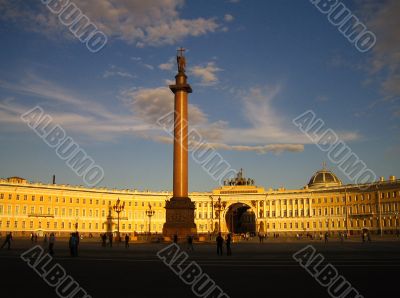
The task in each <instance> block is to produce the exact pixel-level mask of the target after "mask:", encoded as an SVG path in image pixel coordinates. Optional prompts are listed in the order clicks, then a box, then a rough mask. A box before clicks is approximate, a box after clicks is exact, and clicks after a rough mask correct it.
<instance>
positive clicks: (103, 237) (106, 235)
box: [100, 233, 130, 248]
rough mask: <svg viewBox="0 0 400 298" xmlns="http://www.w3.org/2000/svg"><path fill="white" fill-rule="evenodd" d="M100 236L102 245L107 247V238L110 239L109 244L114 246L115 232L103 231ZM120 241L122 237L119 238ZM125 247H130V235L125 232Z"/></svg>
mask: <svg viewBox="0 0 400 298" xmlns="http://www.w3.org/2000/svg"><path fill="white" fill-rule="evenodd" d="M100 238H101V246H103V247H106V246H107V239H108V246H109V247H112V246H113V234H112V233H103V234H100ZM117 240H118V241H119V242H120V241H121V239H120V238H119V239H117ZM124 240H125V248H129V240H130V237H129V235H128V234H125V238H124Z"/></svg>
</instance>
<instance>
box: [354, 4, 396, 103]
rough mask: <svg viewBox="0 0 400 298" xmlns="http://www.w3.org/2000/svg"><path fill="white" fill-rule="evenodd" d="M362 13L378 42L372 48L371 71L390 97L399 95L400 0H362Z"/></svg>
mask: <svg viewBox="0 0 400 298" xmlns="http://www.w3.org/2000/svg"><path fill="white" fill-rule="evenodd" d="M360 4H361V7H362V12H364V14H365V16H366V18H367V25H368V27H369V28H370V29H371V30H372V31H373V32H374V33H375V34H376V36H377V38H378V42H377V43H376V45H375V47H374V48H373V52H372V59H371V61H370V64H369V65H370V67H369V70H370V71H371V73H372V74H373V75H376V77H377V78H378V79H380V78H382V77H383V80H382V83H381V87H382V91H383V93H384V94H385V95H386V96H388V97H389V98H393V97H397V98H400V47H399V45H400V18H399V15H400V1H398V0H387V1H381V2H379V1H375V2H372V1H369V0H368V1H363V2H361V1H360Z"/></svg>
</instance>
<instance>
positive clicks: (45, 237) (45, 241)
mask: <svg viewBox="0 0 400 298" xmlns="http://www.w3.org/2000/svg"><path fill="white" fill-rule="evenodd" d="M43 243H44V245H46V244H47V234H44V239H43Z"/></svg>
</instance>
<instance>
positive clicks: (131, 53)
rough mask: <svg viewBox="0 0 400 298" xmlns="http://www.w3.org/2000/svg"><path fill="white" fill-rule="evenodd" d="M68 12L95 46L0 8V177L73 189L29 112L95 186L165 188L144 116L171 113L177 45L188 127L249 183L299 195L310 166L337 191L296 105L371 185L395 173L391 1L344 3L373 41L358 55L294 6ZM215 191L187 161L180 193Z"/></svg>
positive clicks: (121, 3)
mask: <svg viewBox="0 0 400 298" xmlns="http://www.w3.org/2000/svg"><path fill="white" fill-rule="evenodd" d="M76 4H77V5H78V7H79V8H80V9H81V11H82V12H83V13H84V14H85V15H87V16H88V17H89V19H90V20H91V21H92V22H93V23H94V24H96V25H97V26H98V28H99V29H101V30H102V31H103V32H104V33H105V34H106V35H107V37H108V43H107V45H106V46H105V48H104V49H102V50H101V51H100V52H98V53H91V52H90V51H89V50H88V49H87V48H86V46H85V44H82V43H80V42H79V41H78V40H77V39H76V38H75V37H74V36H73V35H72V34H71V33H69V31H68V29H66V27H65V26H64V25H62V24H61V23H60V22H59V20H58V19H57V16H55V15H54V14H52V13H51V12H50V11H49V10H48V9H47V7H46V6H44V5H42V4H41V2H40V1H22V0H16V1H10V0H0V15H1V16H0V38H1V52H0V53H1V54H0V66H1V67H0V140H1V146H0V165H1V166H0V177H9V176H14V175H16V176H22V177H25V178H27V179H29V180H31V181H42V182H49V181H50V180H51V176H52V175H53V174H56V175H57V182H58V183H62V184H77V185H80V184H83V181H82V179H81V178H80V177H78V176H77V175H75V174H74V173H73V172H72V171H71V170H70V169H69V168H68V167H67V166H66V165H65V163H64V162H63V161H62V160H60V159H59V158H58V157H57V155H56V154H55V152H54V150H53V149H51V148H49V147H48V146H47V145H46V144H45V143H44V142H43V141H42V140H41V139H40V138H39V137H37V136H36V134H35V133H34V132H33V131H32V130H30V129H29V127H28V126H27V125H26V124H25V123H23V122H22V121H21V120H20V115H21V114H22V113H24V112H25V111H27V110H29V109H31V108H33V107H34V106H36V105H40V106H41V107H42V108H43V109H44V110H45V112H46V113H48V114H49V115H51V116H52V117H53V119H54V122H56V123H59V124H60V125H61V126H62V127H63V128H64V129H65V130H66V131H67V133H68V135H70V136H72V137H73V138H74V140H75V141H76V142H77V143H79V145H80V146H81V147H82V148H84V149H85V151H86V152H87V153H88V154H89V155H90V156H92V157H93V159H94V160H95V161H96V163H97V164H99V165H101V166H102V167H103V168H104V171H105V177H104V180H103V181H102V183H101V185H103V186H106V187H110V188H114V187H115V188H137V189H151V190H170V189H171V187H172V173H171V170H172V145H171V143H170V141H171V138H168V135H167V134H166V133H165V132H163V131H162V130H160V129H159V128H158V127H157V126H156V124H155V121H156V119H157V118H159V117H160V116H162V115H163V114H165V113H166V112H168V111H171V109H172V107H173V95H172V93H171V92H170V91H169V89H168V88H167V85H168V84H169V83H170V81H171V80H172V79H173V78H174V75H175V73H176V66H175V64H174V56H175V54H176V49H177V48H178V47H180V46H183V47H185V48H186V49H187V52H186V57H187V60H188V70H187V72H188V76H189V81H190V83H191V85H192V88H193V90H194V93H193V94H191V96H190V111H189V114H190V121H191V124H192V125H193V127H195V128H196V129H197V130H198V131H199V132H200V133H201V134H202V136H203V137H204V138H206V139H207V140H208V141H209V142H210V143H212V144H215V148H216V149H217V150H218V152H219V153H220V154H221V155H222V156H223V157H224V159H225V160H226V161H227V162H229V164H230V165H231V166H232V168H235V169H239V168H244V170H245V174H246V175H247V176H249V177H251V178H254V179H255V180H256V183H257V184H258V185H262V186H265V187H267V188H269V187H273V188H277V187H281V186H285V187H287V188H298V187H302V186H303V185H305V184H306V183H307V181H308V179H309V177H310V176H311V175H312V173H313V172H314V171H316V170H318V169H320V168H321V165H322V162H323V161H326V162H327V165H328V167H329V168H330V169H332V170H333V171H334V172H335V173H336V174H337V175H338V176H339V177H340V178H342V179H343V180H344V181H345V182H348V180H346V178H345V176H344V175H343V173H341V171H340V170H339V169H337V166H336V165H335V164H332V163H330V162H329V160H328V158H327V156H326V153H324V152H321V151H320V150H319V149H318V148H317V147H316V146H315V145H314V144H313V143H312V142H311V141H310V140H309V139H308V138H307V137H306V136H305V135H304V134H302V133H301V132H300V131H299V130H298V129H297V128H296V127H295V126H294V125H293V124H292V119H293V118H295V117H297V116H298V115H300V114H302V113H303V112H304V111H306V110H309V109H311V110H313V111H314V112H315V113H316V114H317V116H318V117H319V118H321V119H323V120H324V122H325V123H326V126H327V127H329V128H331V129H333V130H334V131H335V132H336V133H337V134H338V135H339V136H340V138H341V139H342V140H343V141H345V142H346V143H347V144H348V145H349V146H350V147H351V149H352V151H353V152H354V153H356V154H357V155H358V156H359V158H360V159H361V160H363V161H364V162H365V163H366V164H367V166H368V167H369V168H370V169H372V170H373V171H374V172H375V173H376V175H377V176H385V177H388V176H389V175H396V176H400V170H399V165H400V162H399V154H400V138H399V135H400V134H399V130H400V126H399V120H400V104H399V96H400V71H399V70H400V29H399V28H400V21H399V19H400V18H398V16H399V13H400V5H399V1H396V0H387V1H372V0H367V1H346V5H347V6H348V7H349V8H350V9H351V11H352V12H353V13H354V14H355V15H356V16H357V17H359V19H360V20H361V21H362V22H364V23H365V24H366V26H367V27H368V29H370V30H371V31H373V32H374V33H375V34H376V36H377V44H376V45H375V47H374V48H373V49H372V50H371V51H369V52H367V53H360V52H359V51H357V49H356V48H355V47H354V45H353V44H351V43H350V42H349V41H348V40H347V39H346V38H345V37H344V36H342V34H341V33H340V32H339V31H338V29H337V28H336V27H334V26H333V25H331V24H330V23H329V22H328V19H327V17H326V15H324V14H322V13H321V12H319V10H318V9H317V8H316V7H315V6H314V5H312V4H311V3H310V1H308V0H299V1H293V0H292V1H290V0H268V1H256V0H246V1H245V0H241V1H238V0H236V1H235V0H231V1H228V0H204V1H195V0H191V1H184V0H159V1H139V0H130V1H127V0H81V1H79V3H78V2H76ZM266 145H268V147H263V146H266ZM260 148H270V149H271V148H272V151H268V150H263V149H260ZM277 148H280V149H279V150H278V149H277ZM217 186H218V185H217V183H216V182H215V181H214V180H213V179H212V178H211V177H210V176H209V175H208V174H207V173H206V172H205V171H204V170H203V169H202V168H201V166H199V165H198V164H196V163H195V162H194V161H193V160H191V161H190V185H189V187H190V190H191V191H209V190H211V189H213V188H214V187H217Z"/></svg>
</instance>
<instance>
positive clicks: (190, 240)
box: [187, 235, 194, 251]
mask: <svg viewBox="0 0 400 298" xmlns="http://www.w3.org/2000/svg"><path fill="white" fill-rule="evenodd" d="M187 245H188V246H187V249H188V250H190V251H194V248H193V237H192V236H191V235H189V236H188V237H187Z"/></svg>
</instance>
